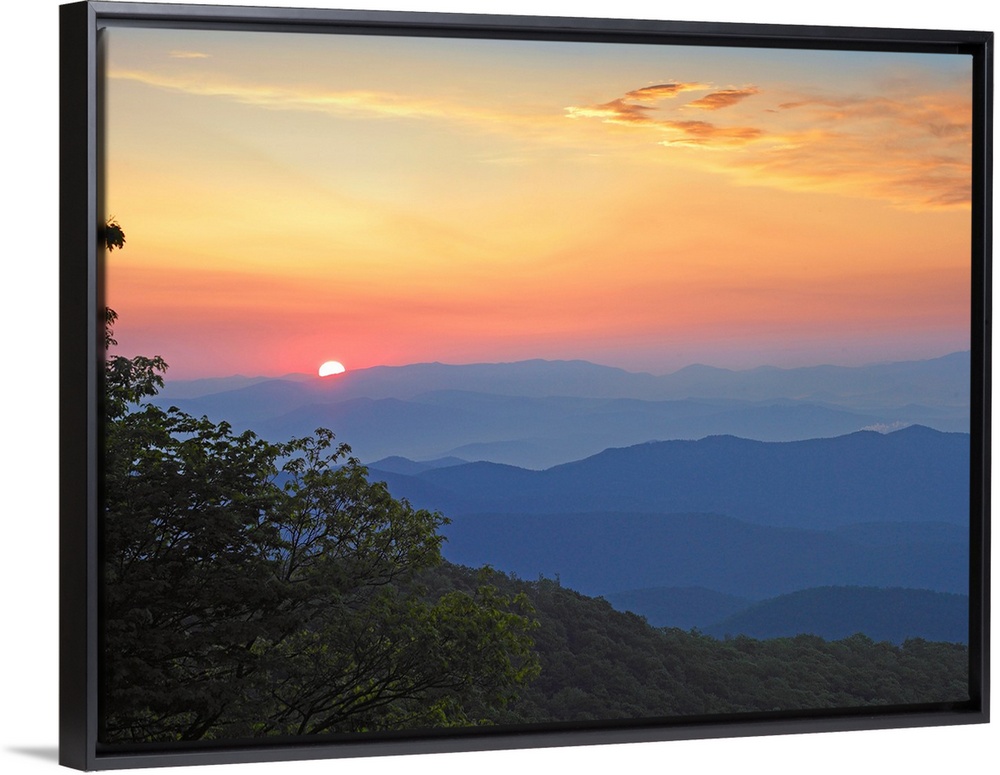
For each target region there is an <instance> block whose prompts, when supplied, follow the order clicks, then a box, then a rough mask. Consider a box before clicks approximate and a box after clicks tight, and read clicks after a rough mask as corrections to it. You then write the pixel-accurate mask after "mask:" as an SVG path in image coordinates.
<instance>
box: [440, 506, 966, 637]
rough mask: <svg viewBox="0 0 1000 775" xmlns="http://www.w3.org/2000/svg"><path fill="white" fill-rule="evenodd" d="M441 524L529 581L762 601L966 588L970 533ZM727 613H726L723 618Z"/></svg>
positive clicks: (485, 518)
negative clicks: (851, 591)
mask: <svg viewBox="0 0 1000 775" xmlns="http://www.w3.org/2000/svg"><path fill="white" fill-rule="evenodd" d="M451 519H452V521H451V523H450V524H448V525H446V526H445V527H443V528H442V530H441V532H442V534H443V535H444V536H445V539H446V541H445V544H444V546H443V547H442V552H443V554H444V557H445V559H447V560H449V561H450V562H453V563H456V564H458V565H466V566H469V567H479V566H481V565H484V564H489V565H491V566H492V567H495V568H497V569H499V570H502V571H504V572H508V573H515V574H517V575H518V576H520V577H521V578H525V579H535V578H538V577H539V576H544V577H546V578H559V579H561V582H562V583H563V584H565V585H566V586H568V587H570V588H571V589H575V590H578V591H579V592H582V593H584V594H587V595H611V594H614V593H619V592H624V591H629V590H643V589H652V588H656V587H701V588H703V589H707V590H712V591H714V592H717V593H722V594H724V595H729V596H737V597H741V598H749V599H751V600H763V599H765V598H769V597H775V596H777V595H783V594H787V593H790V592H794V591H797V590H800V589H806V588H810V587H822V586H831V585H848V584H850V585H858V586H872V587H909V588H920V589H931V590H935V591H939V592H953V593H961V594H967V592H968V580H969V565H968V558H969V546H968V533H967V531H966V530H962V529H961V528H958V527H955V528H954V533H953V534H952V536H951V540H942V538H941V535H940V531H938V530H935V531H934V532H932V533H929V534H926V533H925V532H924V527H923V526H922V525H921V524H919V523H917V524H914V525H912V526H911V527H912V530H913V534H914V539H913V540H912V541H910V542H908V543H905V544H900V545H888V546H887V545H885V544H884V542H878V543H873V542H865V541H862V540H857V539H854V538H847V537H843V536H841V535H838V534H837V532H835V531H824V530H812V529H800V528H788V527H774V526H768V525H755V524H752V523H750V522H745V521H741V520H737V519H733V518H732V517H726V516H722V515H719V514H705V513H701V514H697V513H684V514H650V513H637V512H629V511H618V512H581V513H568V514H511V513H493V514H468V515H455V516H451ZM723 615H725V612H722V613H721V614H720V618H721V617H722V616H723Z"/></svg>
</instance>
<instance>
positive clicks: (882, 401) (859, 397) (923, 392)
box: [162, 351, 971, 408]
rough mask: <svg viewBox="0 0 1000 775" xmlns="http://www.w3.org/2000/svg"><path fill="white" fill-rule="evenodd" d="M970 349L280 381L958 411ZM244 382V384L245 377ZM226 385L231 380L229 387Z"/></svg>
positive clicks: (366, 394) (186, 394) (462, 368)
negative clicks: (930, 354) (658, 369)
mask: <svg viewBox="0 0 1000 775" xmlns="http://www.w3.org/2000/svg"><path fill="white" fill-rule="evenodd" d="M970 362H971V360H970V353H969V352H968V351H965V352H957V353H952V354H950V355H945V356H942V357H940V358H931V359H927V360H919V361H899V362H893V363H878V364H870V365H865V366H810V367H802V368H790V369H782V368H776V367H772V366H761V367H758V368H755V369H747V370H742V371H734V370H730V369H722V368H716V367H712V366H704V365H698V364H694V365H691V366H687V367H685V368H683V369H680V370H678V371H675V372H673V373H670V374H665V375H659V376H654V375H652V374H646V373H637V372H629V371H626V370H624V369H619V368H615V367H611V366H602V365H598V364H594V363H589V362H587V361H579V360H577V361H550V360H540V359H536V360H526V361H517V362H514V363H479V364H462V365H450V364H443V363H419V364H411V365H407V366H376V367H372V368H368V369H357V370H353V371H348V372H347V373H345V374H341V375H338V376H337V377H333V378H325V379H320V378H316V377H311V376H309V375H304V374H290V375H286V376H285V377H282V378H281V380H282V381H286V382H293V383H297V384H300V385H302V386H303V387H304V389H305V390H306V391H307V392H308V393H309V394H311V395H313V396H322V397H325V398H326V399H328V400H345V399H348V398H372V399H378V398H400V399H409V398H413V397H415V396H418V395H420V394H422V393H429V392H434V391H438V390H460V391H467V392H474V393H487V394H494V395H506V396H527V397H547V396H571V397H578V398H637V399H644V400H653V401H663V400H679V399H685V398H721V399H738V400H744V401H762V400H769V399H774V398H794V399H797V400H808V401H813V402H816V403H825V402H831V401H832V402H835V403H837V404H838V405H843V406H848V405H850V406H854V407H862V406H865V407H873V406H875V407H888V406H893V407H897V406H905V405H914V406H919V405H927V406H935V407H950V408H962V407H965V408H967V407H968V404H969V384H970V377H969V373H970ZM227 379H231V380H234V382H232V385H231V386H232V387H236V386H238V387H240V388H244V387H248V386H249V387H252V386H253V384H258V383H259V381H260V380H261V378H259V377H251V378H248V377H234V378H227ZM241 382H242V384H240V383H241ZM224 384H225V382H224V381H220V380H189V381H183V380H182V381H171V382H169V383H168V384H167V386H166V388H165V389H164V390H163V392H162V395H163V396H164V397H166V398H171V399H174V398H192V397H198V396H206V395H210V394H215V393H219V392H223V390H220V389H219V388H220V387H221V386H223V385H224ZM224 389H225V390H229V389H230V387H225V388H224Z"/></svg>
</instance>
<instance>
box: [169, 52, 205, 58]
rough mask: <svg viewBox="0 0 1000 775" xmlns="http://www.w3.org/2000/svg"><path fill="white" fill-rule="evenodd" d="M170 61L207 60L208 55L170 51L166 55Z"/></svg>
mask: <svg viewBox="0 0 1000 775" xmlns="http://www.w3.org/2000/svg"><path fill="white" fill-rule="evenodd" d="M168 56H169V57H170V58H171V59H208V57H209V55H208V54H203V53H201V52H200V51H171V52H170V53H169V55H168Z"/></svg>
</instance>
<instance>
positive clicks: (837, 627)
mask: <svg viewBox="0 0 1000 775" xmlns="http://www.w3.org/2000/svg"><path fill="white" fill-rule="evenodd" d="M604 597H605V599H607V601H608V602H609V603H611V604H612V605H613V606H614V607H615V608H616V609H618V610H619V611H631V612H632V613H637V614H640V615H641V616H644V617H645V618H646V620H647V621H648V622H649V623H650V624H651V625H653V626H654V627H676V628H679V629H683V630H690V629H698V630H700V631H701V632H703V633H705V634H707V635H712V636H715V637H718V638H725V637H733V636H736V635H747V636H749V637H751V638H781V637H789V636H793V635H799V634H802V633H808V634H811V635H817V636H819V637H821V638H824V639H826V640H840V639H842V638H847V637H850V636H851V635H854V634H855V633H859V632H861V633H864V634H865V635H867V636H868V637H869V638H872V639H873V640H876V641H890V642H892V643H896V644H900V643H902V642H903V641H904V640H906V639H907V638H923V639H925V640H933V641H947V642H950V643H967V642H968V639H969V597H968V596H967V595H960V594H953V593H947V592H933V591H931V590H927V589H906V588H901V587H887V588H880V587H859V586H827V587H815V588H812V589H802V590H798V591H795V592H791V593H789V594H786V595H779V596H777V597H773V598H768V599H766V600H762V601H759V602H752V601H750V600H748V599H746V598H742V597H738V596H735V595H725V594H722V593H719V592H715V591H713V590H710V589H704V588H702V587H655V588H652V589H635V590H628V591H626V592H618V593H613V594H607V595H604Z"/></svg>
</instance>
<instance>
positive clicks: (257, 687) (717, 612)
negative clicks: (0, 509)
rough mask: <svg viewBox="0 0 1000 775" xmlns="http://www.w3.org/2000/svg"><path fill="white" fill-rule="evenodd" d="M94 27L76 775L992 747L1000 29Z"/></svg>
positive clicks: (67, 290)
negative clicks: (598, 750) (998, 47)
mask: <svg viewBox="0 0 1000 775" xmlns="http://www.w3.org/2000/svg"><path fill="white" fill-rule="evenodd" d="M61 35H62V37H61V40H62V52H61V53H62V58H61V68H62V70H61V77H62V93H61V122H62V123H61V131H62V142H61V165H62V185H61V215H60V225H61V234H60V236H61V265H60V266H61V308H62V318H61V362H60V366H61V369H60V380H61V383H60V384H61V405H60V425H61V453H60V454H61V458H60V460H61V475H60V497H61V568H62V580H61V584H62V588H61V642H60V645H61V666H60V667H61V674H60V675H61V699H60V701H61V709H60V718H61V732H60V757H61V761H62V762H63V763H64V764H66V765H69V766H71V767H75V768H78V769H115V768H129V767H143V766H161V765H168V764H198V763H235V762H258V761H284V760H292V759H318V758H332V757H347V756H368V755H376V754H386V753H420V752H444V751H476V750H490V749H502V748H526V747H542V746H559V745H580V744H587V743H609V742H639V741H655V740H673V739H688V738H696V737H726V736H741V735H767V734H782V733H788V732H804V731H825V730H860V729H879V728H891V727H910V726H925V725H947V724H970V723H981V722H985V721H987V720H988V718H989V713H988V685H989V681H988V676H989V670H988V623H989V616H988V610H989V609H988V604H989V594H988V589H989V587H988V578H989V479H988V472H989V449H990V447H989V444H990V435H989V417H990V413H989V386H990V355H989V353H990V350H989V347H990V339H989V320H990V316H991V296H990V256H991V207H992V203H991V175H990V169H991V166H990V165H991V153H992V140H991V138H992V124H991V118H992V60H991V56H992V40H993V38H992V34H991V33H987V32H954V31H935V30H930V31H914V30H902V29H882V28H880V29H868V28H826V27H797V26H782V25H751V24H721V23H690V22H651V21H627V20H617V19H592V18H586V19H584V18H577V19H574V18H553V17H524V16H496V15H463V14H443V13H402V12H384V11H378V12H376V11H333V10H317V9H284V8H251V7H222V6H198V5H161V4H143V3H113V2H108V3H106V2H83V3H72V4H69V5H65V6H62V8H61Z"/></svg>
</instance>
